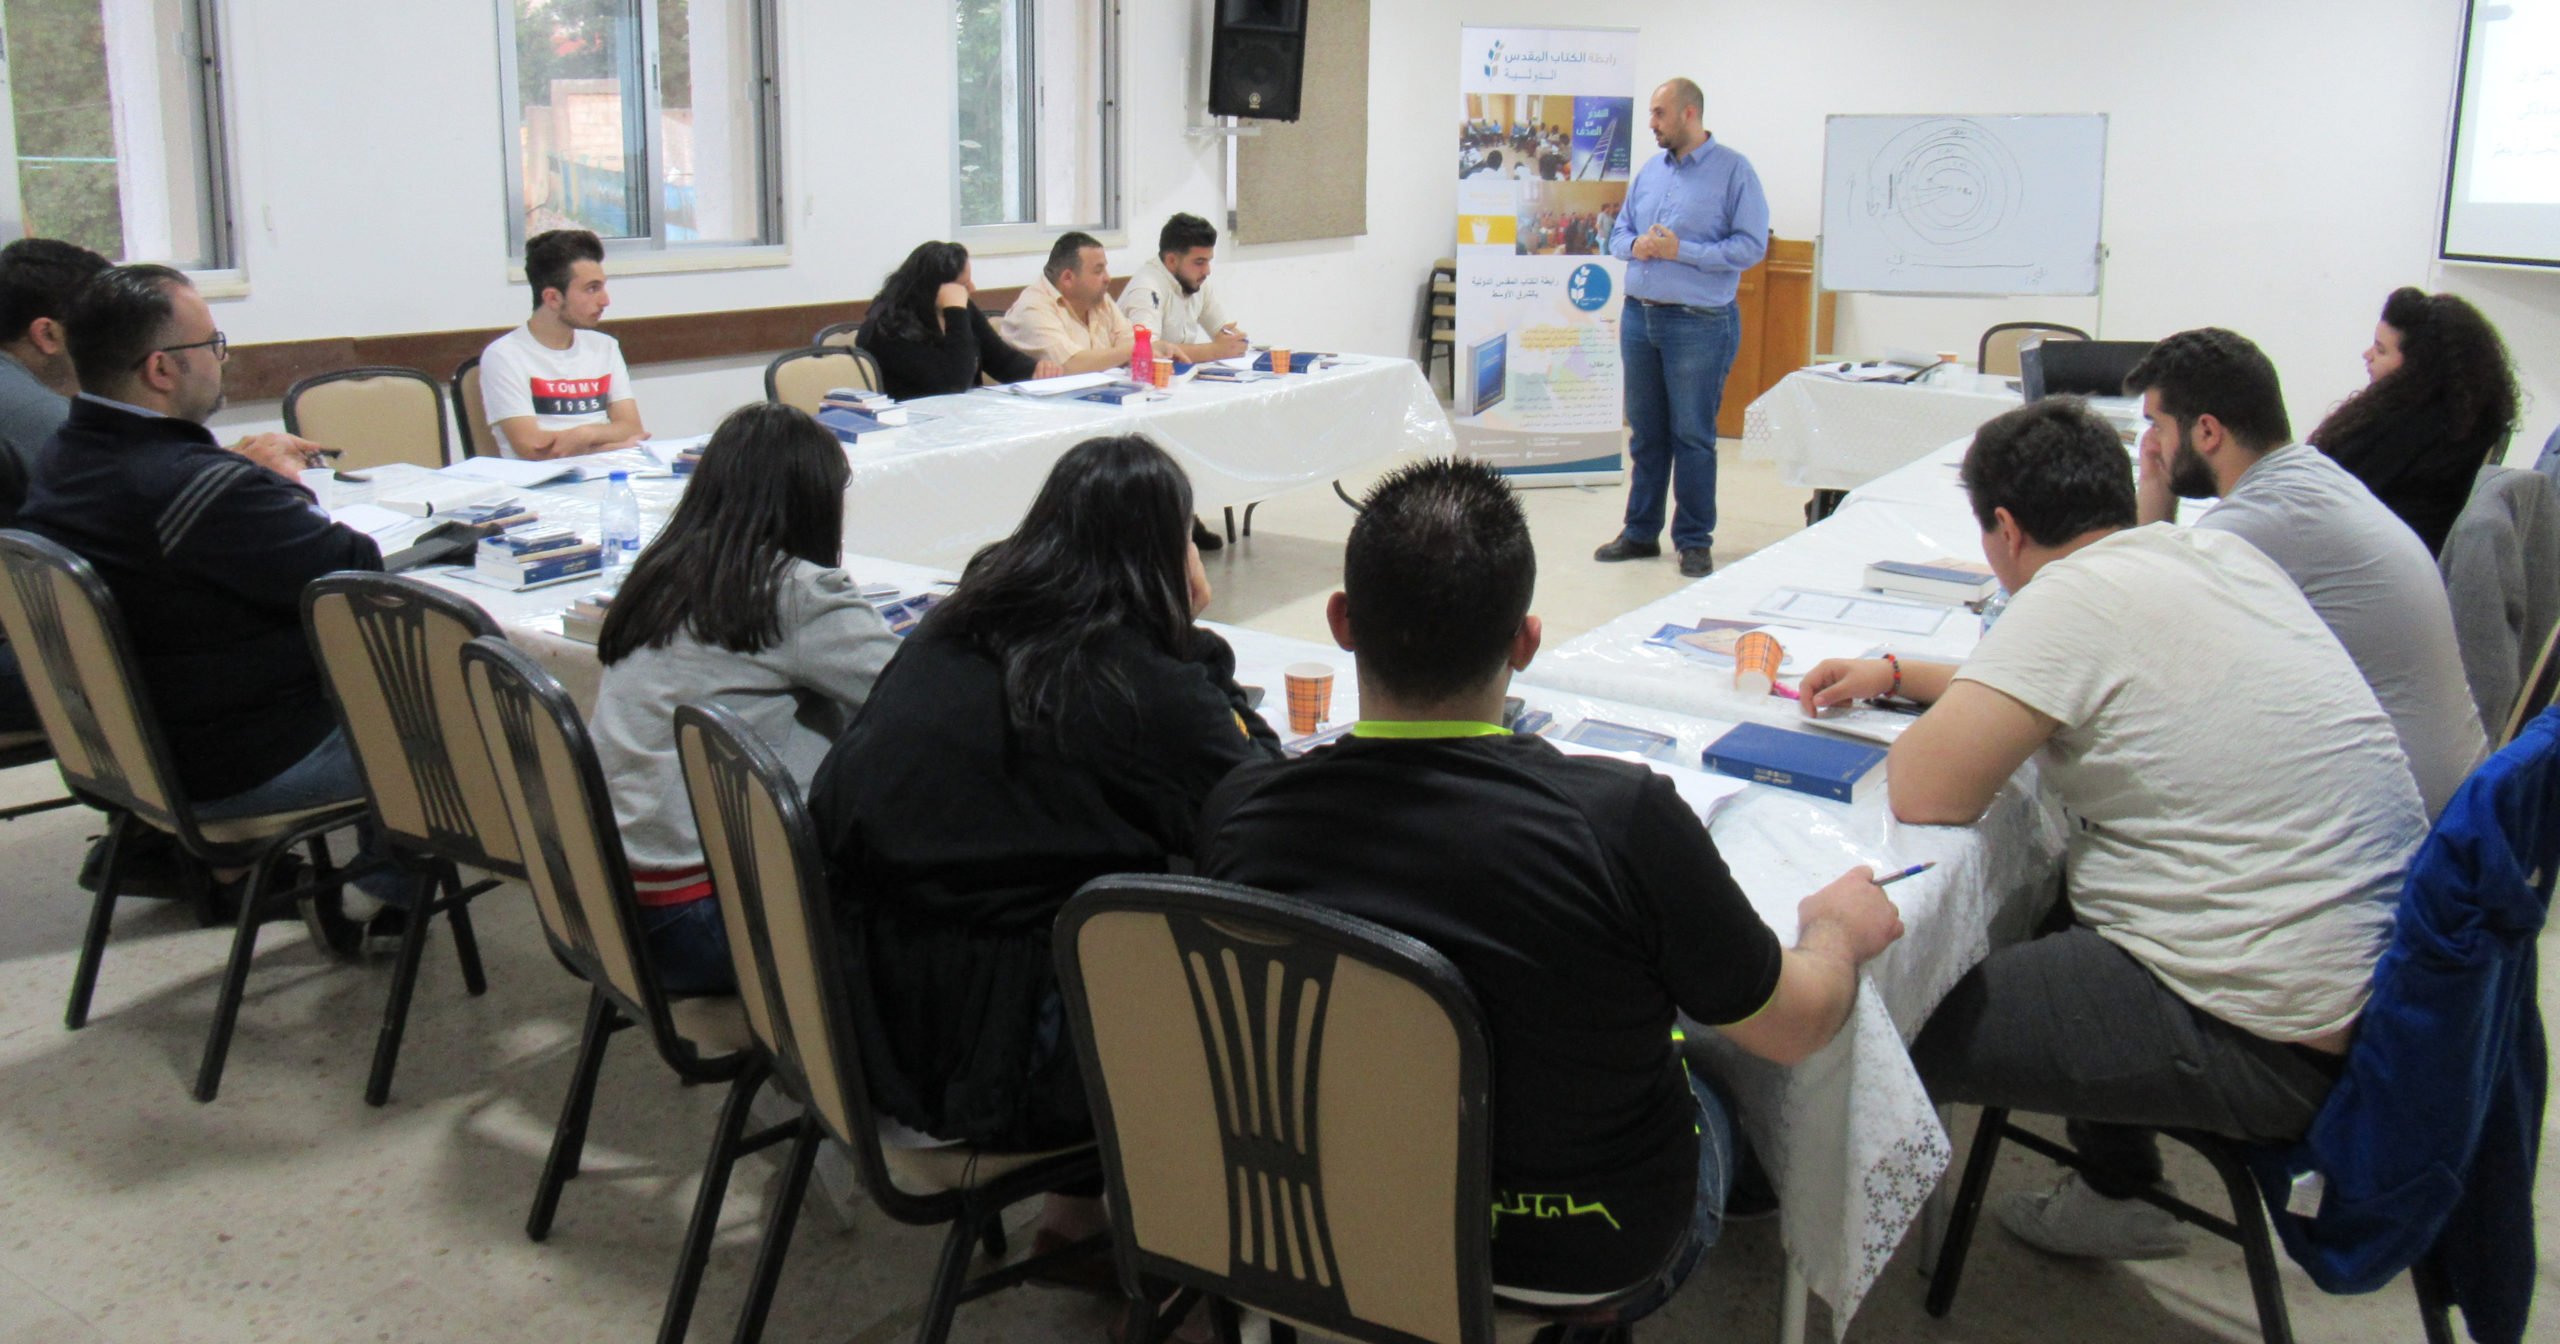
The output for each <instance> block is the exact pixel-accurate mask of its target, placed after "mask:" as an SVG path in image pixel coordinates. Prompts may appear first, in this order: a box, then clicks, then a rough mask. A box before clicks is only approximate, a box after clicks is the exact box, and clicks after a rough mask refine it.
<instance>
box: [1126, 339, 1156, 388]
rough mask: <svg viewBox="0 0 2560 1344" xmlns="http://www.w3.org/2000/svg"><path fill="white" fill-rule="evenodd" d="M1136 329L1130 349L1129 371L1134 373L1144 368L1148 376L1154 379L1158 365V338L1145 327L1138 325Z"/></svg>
mask: <svg viewBox="0 0 2560 1344" xmlns="http://www.w3.org/2000/svg"><path fill="white" fill-rule="evenodd" d="M1135 330H1136V333H1137V334H1136V336H1135V337H1134V338H1133V339H1134V343H1133V344H1132V345H1131V347H1130V350H1129V371H1130V372H1131V373H1133V374H1134V373H1136V372H1137V371H1138V370H1140V369H1144V370H1146V371H1147V373H1146V376H1147V377H1148V378H1149V379H1151V380H1152V378H1153V377H1154V374H1155V367H1156V338H1155V336H1154V334H1153V333H1151V332H1149V331H1148V330H1147V329H1146V328H1145V327H1138V328H1136V329H1135Z"/></svg>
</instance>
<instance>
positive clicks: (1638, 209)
mask: <svg viewBox="0 0 2560 1344" xmlns="http://www.w3.org/2000/svg"><path fill="white" fill-rule="evenodd" d="M1656 224H1660V225H1663V226H1664V227H1666V228H1668V229H1670V230H1671V232H1672V233H1673V234H1675V235H1677V236H1678V237H1679V239H1680V257H1679V259H1678V260H1676V261H1674V260H1671V259H1669V258H1665V259H1663V260H1660V261H1637V260H1635V246H1636V239H1637V238H1639V237H1641V236H1643V235H1644V233H1645V232H1646V231H1647V230H1649V229H1651V228H1652V227H1653V226H1654V225H1656ZM1768 251H1769V198H1768V197H1766V196H1763V195H1761V194H1760V175H1759V174H1758V173H1756V172H1753V171H1752V170H1751V160H1749V159H1746V158H1744V157H1742V155H1741V154H1739V153H1737V152H1735V151H1733V150H1730V149H1727V148H1725V147H1724V143H1723V142H1722V141H1719V140H1717V139H1716V138H1715V137H1714V136H1712V135H1710V136H1708V137H1707V138H1706V139H1705V140H1702V141H1700V142H1699V143H1698V147H1697V148H1696V149H1693V150H1690V151H1689V154H1688V156H1687V157H1686V158H1673V157H1672V155H1671V151H1670V150H1667V149H1666V150H1664V151H1662V152H1661V153H1660V154H1657V155H1655V156H1654V157H1653V158H1651V159H1648V160H1646V161H1645V164H1644V167H1643V168H1642V169H1641V170H1639V171H1638V172H1637V173H1636V180H1635V181H1633V182H1631V183H1629V184H1628V185H1627V204H1626V208H1625V209H1623V210H1620V211H1619V212H1618V223H1617V227H1615V228H1613V229H1611V230H1610V231H1609V254H1610V255H1611V256H1614V257H1616V258H1618V259H1619V260H1620V261H1624V262H1626V263H1627V295H1628V297H1630V298H1637V299H1651V300H1652V301H1654V302H1655V303H1685V304H1690V305H1693V306H1696V307H1700V308H1721V307H1723V306H1724V305H1726V304H1728V303H1731V302H1733V295H1734V291H1735V290H1736V289H1738V288H1740V287H1741V284H1742V273H1743V272H1744V271H1747V270H1750V269H1751V268H1752V267H1754V266H1757V265H1759V264H1760V258H1761V257H1763V256H1766V255H1767V254H1768Z"/></svg>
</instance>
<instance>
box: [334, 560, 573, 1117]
mask: <svg viewBox="0 0 2560 1344" xmlns="http://www.w3.org/2000/svg"><path fill="white" fill-rule="evenodd" d="M340 597H343V598H345V599H346V600H347V601H348V602H349V603H350V604H352V605H354V606H356V607H358V608H359V609H361V608H364V607H367V606H370V607H372V608H373V611H372V613H371V615H372V617H373V620H374V623H375V628H371V629H368V630H367V631H366V634H367V636H368V638H367V641H366V643H367V650H366V652H367V654H368V655H369V660H370V666H369V667H368V669H367V670H368V671H369V672H370V673H371V674H372V676H373V677H374V679H375V680H376V681H377V682H378V683H379V684H380V685H381V686H382V687H383V698H384V700H385V701H386V702H387V703H388V704H389V706H390V710H391V715H392V719H393V723H394V726H395V728H396V730H397V731H398V733H399V738H400V745H401V747H402V749H403V751H404V754H405V756H406V760H404V761H403V762H401V763H400V764H401V765H402V766H404V767H405V768H406V770H407V772H408V773H409V775H410V777H411V779H412V780H413V781H415V782H416V783H417V785H418V786H419V791H420V792H421V793H422V794H426V795H429V797H430V798H431V800H432V801H431V802H430V805H429V808H428V812H429V816H430V823H429V830H428V832H426V833H417V832H412V831H408V830H404V829H403V828H401V827H398V826H395V825H393V824H391V822H390V820H389V819H388V818H387V817H386V816H385V814H384V811H383V808H382V804H381V796H382V795H381V787H380V785H379V784H378V783H377V781H376V771H377V769H385V768H392V767H391V766H390V764H389V763H387V762H380V761H376V760H374V759H372V758H371V757H370V756H368V755H367V753H366V751H365V750H364V746H363V741H364V738H363V735H362V733H360V731H359V725H358V724H357V723H356V721H355V718H354V716H353V715H351V714H350V713H348V711H347V706H346V701H345V698H344V696H343V694H342V693H341V691H340V689H339V682H338V668H337V666H336V664H335V663H333V662H332V660H331V659H330V656H329V650H328V648H327V645H326V644H325V643H324V642H323V640H322V639H321V636H320V631H319V628H318V624H317V613H318V611H319V609H320V606H321V604H323V603H325V602H328V601H330V600H332V599H336V598H340ZM430 611H431V612H433V613H435V614H436V615H437V616H440V617H442V618H444V619H446V620H450V621H453V622H454V623H456V624H458V625H460V626H461V627H463V628H464V629H466V630H468V631H470V633H471V635H472V636H473V637H478V636H482V635H490V636H494V635H497V634H498V633H499V632H498V623H497V622H496V621H494V620H492V619H490V617H489V614H488V613H487V612H485V611H483V610H481V609H480V607H479V605H478V604H476V603H474V602H472V601H470V600H468V599H466V598H463V597H460V596H457V595H455V594H452V593H449V592H446V591H445V590H444V589H441V588H438V587H435V586H434V585H432V584H427V583H421V582H419V581H418V580H416V579H410V578H403V577H400V576H398V575H391V574H375V573H364V572H353V571H351V572H346V573H339V574H328V575H323V576H322V577H320V578H318V579H315V580H313V581H312V582H311V583H310V584H309V585H307V586H306V587H304V589H303V590H302V623H303V629H304V632H305V634H306V637H307V638H309V639H310V641H311V647H312V656H313V658H314V659H315V660H316V661H317V662H318V663H319V664H320V671H321V684H322V685H323V687H324V688H325V689H326V691H327V693H328V697H329V708H330V711H331V712H332V713H334V714H335V715H337V718H338V723H339V726H340V730H341V731H343V732H344V733H345V734H346V736H347V743H348V746H349V748H350V754H352V755H353V756H354V757H355V762H356V773H357V775H358V777H359V778H361V779H363V781H364V784H365V805H366V808H367V811H368V815H369V817H370V819H371V820H372V823H373V834H374V835H375V836H376V837H378V840H379V847H380V848H381V850H382V851H383V852H384V853H385V854H386V855H388V856H389V858H390V859H391V861H392V862H393V864H394V865H396V866H398V867H400V868H403V869H405V870H407V871H410V872H414V873H416V874H418V875H419V876H420V877H422V878H424V879H426V881H427V884H428V885H427V887H426V890H427V891H429V892H440V893H442V895H441V896H440V897H438V896H432V895H431V896H428V897H427V898H426V899H424V900H422V901H420V902H419V904H418V906H417V908H415V909H414V910H412V911H411V912H410V919H409V925H408V928H407V929H406V930H404V931H403V932H402V934H401V939H400V951H399V955H398V958H397V959H396V962H395V968H394V970H393V972H392V977H391V995H390V998H389V999H388V1001H386V1002H385V1004H384V1006H383V1014H382V1027H381V1030H380V1032H379V1033H378V1035H377V1036H376V1037H375V1041H374V1052H373V1068H372V1071H371V1072H370V1073H369V1074H368V1075H367V1077H366V1080H365V1092H364V1099H365V1104H366V1105H368V1106H380V1105H382V1104H383V1103H384V1102H386V1101H388V1100H389V1099H390V1095H391V1076H392V1072H393V1070H394V1069H396V1068H397V1067H398V1066H399V1062H400V1042H401V1039H402V1037H403V1036H404V1035H405V1034H406V1032H407V1030H408V1021H409V1004H410V999H411V997H412V996H413V995H414V993H415V992H416V989H417V984H418V971H419V967H420V964H421V962H422V961H423V959H424V955H425V950H426V942H427V930H428V928H429V927H430V926H431V925H432V924H433V923H434V922H435V916H436V915H438V914H442V915H444V916H445V920H446V922H447V923H448V924H449V925H450V926H451V927H452V930H453V948H454V955H455V956H456V957H457V958H458V959H459V961H460V963H461V967H462V983H463V988H464V990H465V991H466V992H467V993H469V994H470V995H471V996H472V997H474V998H477V997H479V996H480V995H482V994H485V993H487V992H488V989H489V981H488V976H487V973H486V972H485V971H484V970H483V969H482V967H481V963H480V940H479V937H478V935H477V934H476V933H475V932H474V931H473V929H472V926H471V902H472V901H473V900H475V899H477V898H479V897H480V896H481V895H483V894H484V893H487V892H489V891H491V890H493V889H495V888H496V887H497V886H498V884H499V880H500V879H501V878H507V877H514V878H521V877H523V876H524V867H523V865H522V864H520V863H514V862H510V861H509V860H507V859H504V858H502V857H500V856H498V855H495V854H492V853H491V852H490V851H489V848H488V846H487V845H486V844H485V843H484V842H483V840H482V839H481V837H480V836H479V835H478V833H477V832H476V830H475V829H474V827H473V826H472V822H471V817H470V812H469V810H468V807H467V805H466V804H464V803H463V801H462V799H461V797H460V786H459V784H458V783H457V782H456V780H455V775H454V769H453V764H452V754H453V753H454V752H456V751H482V752H485V751H486V749H487V748H486V747H485V746H484V745H483V743H482V741H481V738H480V726H479V724H478V723H477V722H476V721H475V722H470V723H463V724H447V723H445V722H443V721H442V719H441V717H440V716H439V715H438V713H437V710H436V702H435V697H434V685H433V682H432V680H431V679H432V678H434V677H437V676H439V675H442V676H449V677H452V678H454V679H455V680H456V682H457V683H458V682H459V680H460V678H461V676H462V669H461V667H460V666H459V665H455V666H453V667H449V668H438V667H434V666H430V665H427V663H426V661H425V660H424V659H422V658H419V657H418V651H419V649H420V648H421V646H422V645H423V642H424V640H423V633H422V631H423V621H424V619H425V617H424V613H426V612H430ZM395 612H397V613H399V614H398V615H397V616H396V617H395V616H393V613H395ZM357 619H358V620H359V622H362V621H364V620H365V619H366V616H365V615H361V614H360V615H359V616H358V618H357ZM395 620H396V621H397V623H398V625H399V626H400V627H401V628H398V629H391V628H384V627H385V626H386V625H387V624H388V623H389V622H391V621H395ZM404 655H406V656H407V657H408V658H409V659H411V660H412V661H411V663H410V665H408V666H405V667H403V666H386V665H385V664H386V663H388V662H392V661H394V660H398V659H400V658H402V657H403V656H404ZM464 866H468V867H472V868H477V869H481V870H483V871H486V872H490V873H494V874H497V876H495V877H489V878H484V879H482V880H480V881H478V882H474V883H471V884H469V885H468V886H466V885H464V883H463V881H462V874H461V871H460V868H461V867H464Z"/></svg>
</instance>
